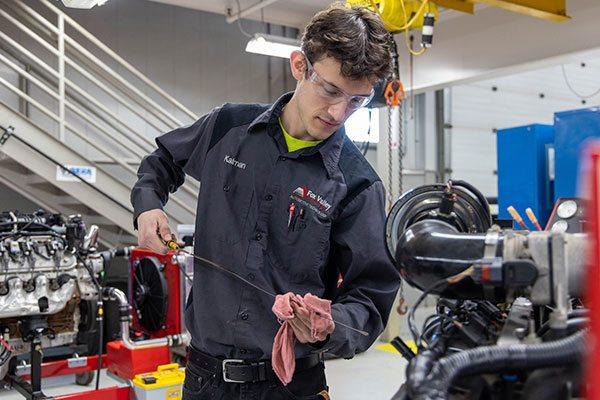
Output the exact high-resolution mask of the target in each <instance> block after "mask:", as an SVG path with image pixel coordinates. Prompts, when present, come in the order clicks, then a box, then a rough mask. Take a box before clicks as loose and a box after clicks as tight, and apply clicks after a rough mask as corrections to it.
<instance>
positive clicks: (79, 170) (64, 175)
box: [56, 165, 96, 183]
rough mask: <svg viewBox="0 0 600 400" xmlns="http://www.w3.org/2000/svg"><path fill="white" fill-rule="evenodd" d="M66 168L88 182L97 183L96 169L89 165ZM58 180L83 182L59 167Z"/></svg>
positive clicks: (57, 168) (57, 167) (57, 171)
mask: <svg viewBox="0 0 600 400" xmlns="http://www.w3.org/2000/svg"><path fill="white" fill-rule="evenodd" d="M65 167H67V168H68V169H69V171H71V172H73V173H74V174H76V175H78V176H79V177H81V179H83V180H84V181H86V182H89V183H95V182H96V167H90V166H87V165H65ZM56 180H57V181H59V182H81V181H80V180H79V179H78V178H77V177H76V176H74V175H73V174H70V173H69V172H67V171H65V170H64V169H62V168H61V167H60V166H58V165H57V166H56Z"/></svg>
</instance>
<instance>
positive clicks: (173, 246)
mask: <svg viewBox="0 0 600 400" xmlns="http://www.w3.org/2000/svg"><path fill="white" fill-rule="evenodd" d="M165 246H167V247H168V248H169V250H179V245H178V244H177V242H176V241H174V240H169V241H166V242H165Z"/></svg>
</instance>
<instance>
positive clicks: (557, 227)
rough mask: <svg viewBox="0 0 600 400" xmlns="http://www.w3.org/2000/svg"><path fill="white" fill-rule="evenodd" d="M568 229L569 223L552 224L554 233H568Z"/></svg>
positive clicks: (560, 221)
mask: <svg viewBox="0 0 600 400" xmlns="http://www.w3.org/2000/svg"><path fill="white" fill-rule="evenodd" d="M568 228H569V224H567V221H563V220H559V221H556V222H555V223H554V224H552V232H566V231H567V229H568Z"/></svg>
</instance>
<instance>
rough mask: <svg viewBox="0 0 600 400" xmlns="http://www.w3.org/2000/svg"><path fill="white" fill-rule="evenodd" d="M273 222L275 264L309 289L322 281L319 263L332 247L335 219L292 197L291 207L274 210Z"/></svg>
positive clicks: (269, 251) (270, 251) (269, 254)
mask: <svg viewBox="0 0 600 400" xmlns="http://www.w3.org/2000/svg"><path fill="white" fill-rule="evenodd" d="M270 222H271V223H270V232H271V234H270V243H269V246H268V248H267V257H268V258H269V261H270V263H271V265H272V266H273V267H275V268H278V269H281V270H284V271H286V272H287V274H286V275H287V276H288V277H289V282H290V283H291V284H294V283H299V284H300V283H301V284H303V286H302V287H303V288H306V289H307V290H306V291H309V290H310V288H311V287H314V286H315V285H320V284H321V282H320V278H319V267H320V266H321V264H322V263H323V259H324V257H325V254H326V253H327V252H328V251H329V236H330V233H331V221H330V220H329V219H328V218H322V217H320V216H318V215H317V214H316V213H315V212H314V211H312V210H310V209H309V208H308V207H305V206H302V205H301V204H300V203H297V202H293V201H291V202H290V204H289V205H288V206H287V209H283V210H281V209H280V210H274V212H273V214H272V218H271V221H270ZM313 290H314V289H313Z"/></svg>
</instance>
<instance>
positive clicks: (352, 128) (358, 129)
mask: <svg viewBox="0 0 600 400" xmlns="http://www.w3.org/2000/svg"><path fill="white" fill-rule="evenodd" d="M369 112H370V114H371V115H370V118H369ZM344 126H345V127H346V135H348V137H349V138H350V139H351V140H353V141H354V142H367V141H368V142H370V143H379V110H378V109H376V108H373V109H369V108H359V109H358V110H356V111H355V112H354V114H352V115H351V116H350V118H348V119H347V120H346V123H345V124H344ZM369 128H370V129H369Z"/></svg>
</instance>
